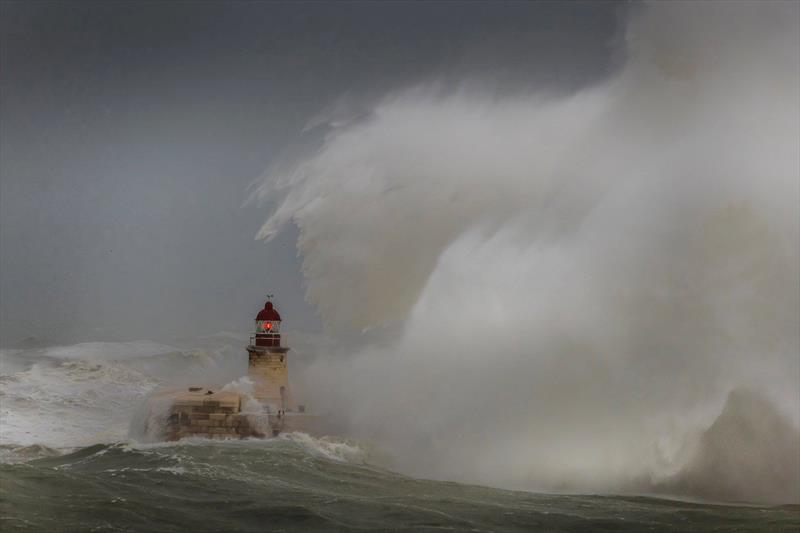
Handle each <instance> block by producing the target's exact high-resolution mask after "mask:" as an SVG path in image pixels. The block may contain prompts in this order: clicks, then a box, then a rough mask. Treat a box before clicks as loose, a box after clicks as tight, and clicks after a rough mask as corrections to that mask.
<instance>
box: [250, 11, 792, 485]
mask: <svg viewBox="0 0 800 533" xmlns="http://www.w3.org/2000/svg"><path fill="white" fill-rule="evenodd" d="M799 9H800V7H798V4H797V3H789V2H787V3H778V2H774V3H752V4H748V3H729V2H710V3H699V2H693V3H679V2H655V3H652V4H648V5H647V6H645V8H644V9H642V11H641V13H639V14H638V15H637V16H635V17H633V19H632V22H631V24H630V27H629V28H628V31H627V41H626V42H627V50H626V53H627V62H626V64H625V65H624V67H623V68H622V69H621V70H620V71H619V72H618V73H617V74H616V75H614V76H612V77H611V78H610V79H608V80H606V81H605V82H603V83H601V84H598V85H597V86H594V87H589V88H586V89H585V90H583V91H581V92H579V93H577V94H567V95H558V94H538V93H536V91H535V88H530V87H512V88H505V89H506V90H505V92H504V93H502V94H505V95H507V94H513V95H514V96H500V95H498V94H486V93H477V92H470V91H452V92H451V91H447V90H445V89H441V88H437V87H436V86H432V87H430V86H428V87H426V86H423V87H419V88H417V89H414V90H410V91H404V92H400V93H396V94H391V95H388V96H387V97H386V99H385V100H384V101H382V102H380V103H379V104H378V105H377V106H375V107H374V108H372V109H369V110H368V111H369V113H365V115H366V116H367V117H368V118H366V119H364V120H345V121H342V123H343V124H345V126H343V127H337V126H332V127H331V130H330V132H329V134H328V136H327V138H326V140H325V142H324V144H323V146H322V147H321V149H320V150H319V151H317V152H315V153H313V154H310V155H308V156H307V157H305V158H303V159H301V160H299V161H297V162H296V163H295V164H294V165H293V166H292V165H286V164H284V165H282V166H280V167H276V168H277V170H275V171H270V172H269V173H268V174H267V178H266V180H265V182H264V185H263V187H262V188H261V189H260V190H259V191H258V192H257V195H258V196H260V197H262V198H263V197H267V198H270V199H272V200H274V199H275V198H276V197H277V198H282V200H283V201H282V202H279V205H278V207H277V209H276V210H275V211H274V212H273V213H272V215H271V216H270V218H269V219H268V220H267V222H266V223H265V225H264V227H263V228H262V230H261V233H260V236H261V237H264V238H269V237H271V236H272V235H274V234H275V233H276V232H278V231H280V229H281V227H282V226H283V225H285V224H287V223H290V222H291V223H294V224H296V225H297V226H298V227H299V229H300V237H299V240H298V243H297V246H298V250H299V252H300V253H301V255H302V257H303V272H304V274H305V277H306V280H307V283H308V298H309V300H310V301H311V302H312V303H314V304H316V305H317V306H318V308H319V310H320V311H321V313H322V316H323V318H324V319H325V320H326V321H327V323H328V325H329V327H330V331H331V332H333V334H338V333H339V332H340V331H342V330H343V329H347V328H356V329H362V328H368V329H370V330H371V333H372V335H373V337H374V338H379V339H380V343H378V344H377V345H376V346H378V347H375V346H370V347H367V348H361V349H358V350H357V351H356V353H354V354H344V355H342V356H336V357H334V356H333V354H330V357H329V358H328V359H327V360H325V359H322V360H321V361H320V362H319V364H317V365H316V366H315V367H314V368H313V369H312V372H311V374H310V376H311V377H310V379H311V381H312V382H313V384H314V386H313V387H312V388H311V390H313V391H319V396H320V397H319V398H318V399H317V401H316V403H317V404H320V403H324V404H325V405H331V406H335V408H336V410H337V411H338V412H340V413H343V416H345V417H346V418H347V420H348V421H349V422H350V424H351V426H352V427H353V428H355V429H356V430H357V431H361V432H364V433H367V434H369V435H370V436H372V437H375V438H378V439H380V440H381V441H382V442H384V443H385V444H386V445H387V446H389V447H391V449H392V450H393V452H394V455H395V457H397V458H398V462H399V466H400V467H401V468H402V469H404V470H405V471H409V472H413V473H417V474H421V475H436V476H441V477H446V478H456V479H462V480H468V481H475V482H483V483H486V482H489V483H494V484H498V485H505V486H524V487H528V488H537V489H556V490H587V491H597V492H619V491H624V490H628V489H629V488H630V487H642V486H653V485H659V484H661V483H668V482H669V480H673V479H675V476H676V475H680V473H681V472H684V471H685V469H687V468H690V467H689V466H687V465H690V464H698V460H694V459H693V458H696V457H697V456H698V455H697V454H698V453H699V454H700V455H702V453H703V452H702V451H700V452H699V451H698V450H700V449H703V442H704V440H703V439H702V438H701V435H703V434H704V433H703V432H704V431H705V429H706V428H708V427H709V426H710V425H711V424H712V423H713V422H714V420H715V418H716V417H717V415H719V413H720V412H721V411H722V409H723V405H724V404H725V401H726V398H727V397H728V394H729V393H730V392H731V391H734V390H750V391H755V393H754V394H753V395H750V394H749V393H745V394H744V396H743V397H744V398H745V399H744V400H742V402H739V403H738V405H739V406H740V408H741V405H742V404H747V403H748V402H751V400H752V402H753V405H756V406H757V408H756V409H755V410H756V411H758V410H766V411H765V412H768V413H769V417H770V419H772V415H773V414H775V416H777V417H778V419H781V420H783V421H784V422H785V423H775V424H772V425H770V426H769V428H771V429H769V431H772V432H776V433H775V434H769V433H767V434H759V435H758V436H757V437H758V438H756V439H755V440H753V441H752V442H749V443H746V442H744V441H746V439H744V440H743V441H741V442H740V439H739V437H742V435H746V434H747V432H748V430H747V428H748V427H750V424H751V423H752V418H749V417H740V416H730V417H727V419H726V420H727V422H726V424H725V425H726V427H731V426H732V427H733V428H735V429H731V430H730V431H731V432H732V435H734V436H736V439H733V440H732V441H731V447H732V448H736V449H737V450H739V451H740V452H741V453H739V454H738V455H737V454H729V455H727V456H729V457H736V458H737V459H736V460H735V461H734V462H732V463H729V464H725V465H722V469H723V471H725V472H737V471H738V470H737V469H738V468H739V465H738V464H737V462H738V461H744V462H746V463H747V464H748V467H747V468H743V469H742V470H741V471H742V477H741V479H734V478H735V477H736V475H734V474H732V475H731V476H724V475H723V476H716V477H717V478H718V479H717V480H716V481H715V480H706V483H705V484H706V485H709V486H713V485H714V483H717V485H718V488H719V492H718V494H719V495H724V494H732V493H736V494H738V496H739V497H744V498H751V499H767V500H770V501H781V500H789V501H793V500H796V499H797V498H798V497H799V496H798V494H800V487H798V486H797V484H798V483H800V482H798V481H797V479H798V476H790V477H789V478H788V481H787V480H786V479H784V478H781V479H779V476H772V475H771V473H772V472H773V471H774V470H775V469H781V468H786V469H788V470H789V471H790V472H797V469H798V466H797V464H798V463H797V456H798V455H800V449H798V445H797V442H799V441H798V440H797V434H798V430H797V428H798V426H800V357H798V355H799V354H800V328H798V323H800V292H799V291H800V261H799V258H800V228H799V222H800V206H798V198H799V197H800V163H799V161H798V159H799V158H798V146H800V118H799V117H800V102H798V94H800V83H798V76H800V72H799V70H800V69H798V62H799V61H800V57H799V54H800V52H798V50H800V27H799V26H800V23H799V22H798V20H800V13H799V12H798V10H799ZM287 168H288V169H289V170H288V171H286V169H287ZM387 325H388V326H391V327H386V328H385V330H382V329H381V326H387ZM398 330H399V331H400V332H399V333H396V332H397V331H398ZM333 384H335V385H333ZM755 398H766V400H765V401H763V402H762V401H761V400H760V399H755ZM764 406H767V407H764ZM741 410H742V411H743V412H750V411H753V409H745V408H742V409H741ZM756 418H757V417H756ZM734 420H735V421H739V422H731V421H734ZM723 433H725V432H723ZM772 440H777V441H781V442H787V443H788V445H787V446H783V447H780V450H782V451H781V453H782V455H780V456H771V457H769V458H768V459H767V460H764V457H767V455H769V454H765V452H764V451H763V450H766V449H768V448H769V446H768V444H769V442H770V441H772ZM723 441H724V439H723ZM787 450H788V453H787ZM793 452H797V453H793ZM699 463H702V461H699ZM781 465H783V466H781ZM700 470H703V469H700ZM700 470H696V471H695V472H699V471H700ZM709 472H710V471H709ZM798 474H800V472H798ZM709 475H710V476H712V477H713V476H714V474H713V472H712V473H708V472H707V475H706V477H707V476H709ZM701 484H702V483H701ZM733 485H736V490H733V489H734V487H733ZM683 490H688V491H691V490H693V489H692V488H691V486H689V488H686V486H685V487H684V489H683ZM737 491H738V492H737ZM709 492H710V493H711V494H712V496H713V490H711V491H707V492H706V495H708V494H709Z"/></svg>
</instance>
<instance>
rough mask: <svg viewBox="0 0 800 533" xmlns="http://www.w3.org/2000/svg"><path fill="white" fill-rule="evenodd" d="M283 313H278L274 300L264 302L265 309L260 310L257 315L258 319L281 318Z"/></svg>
mask: <svg viewBox="0 0 800 533" xmlns="http://www.w3.org/2000/svg"><path fill="white" fill-rule="evenodd" d="M280 319H281V315H280V314H278V310H277V309H275V308H274V307H272V302H267V303H265V304H264V309H262V310H261V311H259V312H258V315H257V316H256V320H280Z"/></svg>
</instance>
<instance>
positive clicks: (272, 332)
mask: <svg viewBox="0 0 800 533" xmlns="http://www.w3.org/2000/svg"><path fill="white" fill-rule="evenodd" d="M255 345H256V346H280V345H281V315H280V314H279V313H278V310H277V309H275V306H273V305H272V302H271V301H269V300H268V301H267V303H265V304H264V309H262V310H261V311H259V312H258V315H256V335H255Z"/></svg>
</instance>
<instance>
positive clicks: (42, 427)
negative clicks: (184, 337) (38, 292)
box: [0, 338, 247, 449]
mask: <svg viewBox="0 0 800 533" xmlns="http://www.w3.org/2000/svg"><path fill="white" fill-rule="evenodd" d="M230 342H231V341H230V340H229V339H221V338H214V339H205V340H204V344H201V346H202V348H195V349H185V348H176V347H172V346H166V345H163V344H158V343H154V342H151V341H137V342H123V343H115V342H93V343H82V344H76V345H71V346H57V347H45V348H33V349H14V350H11V349H3V350H0V383H2V388H0V391H1V394H2V396H0V398H1V399H2V401H0V445H6V446H12V445H13V446H29V445H45V446H48V447H50V448H56V449H68V448H72V447H76V446H86V445H90V444H96V443H103V442H119V441H122V440H125V439H126V438H127V437H128V434H129V429H130V424H131V421H132V419H133V416H134V413H135V412H136V410H137V409H138V408H139V406H140V405H141V404H142V402H143V401H144V400H145V398H146V397H147V395H148V394H149V393H150V392H152V391H153V390H155V389H156V388H157V387H160V386H164V385H182V384H185V383H188V382H191V381H194V380H197V381H200V382H202V383H221V384H224V383H225V382H226V381H229V380H231V379H234V378H235V377H238V376H241V375H242V374H244V372H245V370H246V364H247V362H246V357H245V356H243V355H242V353H243V352H242V348H241V346H237V347H236V348H234V347H233V346H231V345H228V343H230ZM237 355H238V357H236V356H237Z"/></svg>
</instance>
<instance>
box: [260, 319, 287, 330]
mask: <svg viewBox="0 0 800 533" xmlns="http://www.w3.org/2000/svg"><path fill="white" fill-rule="evenodd" d="M256 331H257V332H258V333H280V331H281V323H280V321H279V320H259V321H257V322H256Z"/></svg>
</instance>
